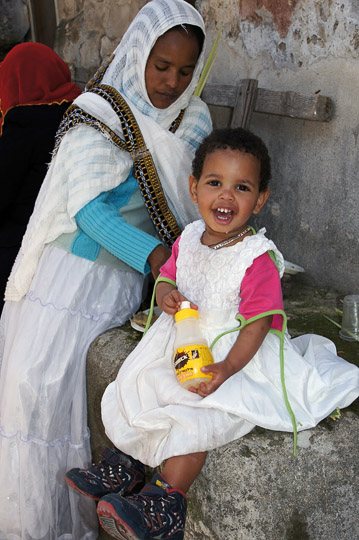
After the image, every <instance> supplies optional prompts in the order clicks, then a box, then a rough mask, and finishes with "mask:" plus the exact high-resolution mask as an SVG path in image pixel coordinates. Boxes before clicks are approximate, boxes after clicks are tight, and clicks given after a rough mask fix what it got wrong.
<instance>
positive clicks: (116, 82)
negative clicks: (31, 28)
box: [5, 0, 211, 301]
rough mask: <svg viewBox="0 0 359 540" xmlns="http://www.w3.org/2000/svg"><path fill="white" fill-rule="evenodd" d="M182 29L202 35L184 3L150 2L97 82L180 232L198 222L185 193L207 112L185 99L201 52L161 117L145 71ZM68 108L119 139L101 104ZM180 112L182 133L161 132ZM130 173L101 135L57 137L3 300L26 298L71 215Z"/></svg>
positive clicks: (88, 96)
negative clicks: (133, 130) (120, 111)
mask: <svg viewBox="0 0 359 540" xmlns="http://www.w3.org/2000/svg"><path fill="white" fill-rule="evenodd" d="M186 24H191V25H194V26H198V27H200V28H201V29H202V31H203V33H204V23H203V20H202V17H201V16H200V14H199V13H198V12H197V11H196V10H195V9H194V8H193V7H192V6H191V5H190V4H188V3H187V2H185V1H184V0H152V1H151V2H149V3H148V4H146V5H145V6H144V7H143V8H142V9H141V11H140V12H139V13H138V15H137V16H136V17H135V19H134V20H133V22H132V23H131V25H130V26H129V28H128V30H127V31H126V33H125V35H124V36H123V38H122V40H121V43H120V44H119V45H118V47H117V48H116V50H115V52H114V55H115V57H114V59H113V60H112V62H111V64H110V66H109V68H108V69H107V71H106V73H105V75H104V77H103V80H102V83H103V84H107V85H110V86H113V87H114V88H115V89H116V90H118V91H119V92H120V93H121V94H122V95H123V97H124V98H125V100H126V101H127V103H128V105H129V106H130V108H131V110H132V112H133V114H134V116H135V118H136V120H137V123H138V125H139V127H140V129H141V132H142V135H143V138H144V140H145V142H146V146H147V148H148V149H149V150H150V152H151V154H152V157H153V160H154V163H155V165H156V169H157V172H158V175H159V178H160V180H161V184H162V187H163V189H164V192H165V195H166V199H167V202H168V206H169V208H170V210H171V211H172V213H173V214H174V215H175V217H176V219H177V221H178V223H179V225H180V227H181V228H183V227H184V226H185V225H186V224H187V223H188V222H190V221H193V220H194V219H197V218H198V213H197V207H196V206H194V205H193V203H192V202H191V201H190V197H189V193H188V175H189V174H190V172H191V161H192V158H193V152H194V150H195V148H196V147H197V146H198V144H199V143H200V142H201V140H202V139H203V137H204V136H206V135H207V134H208V133H209V132H210V130H211V120H210V115H209V112H208V109H207V106H206V105H205V104H204V103H203V102H202V101H201V100H200V99H199V98H197V97H193V96H192V94H193V92H194V89H195V87H196V85H197V83H198V79H199V76H200V73H201V70H202V67H203V51H204V46H203V48H202V52H201V54H200V57H199V59H198V62H197V64H196V68H195V71H194V74H193V77H192V80H191V82H190V84H189V86H188V87H187V88H186V90H185V91H184V92H183V94H182V95H181V96H180V97H179V98H178V99H177V100H176V102H174V103H173V104H172V105H171V106H170V107H168V108H167V109H157V108H156V107H154V106H153V105H152V103H151V101H150V99H149V97H148V94H147V90H146V85H145V67H146V63H147V59H148V56H149V54H150V51H151V49H152V47H153V45H154V44H155V42H156V40H157V39H158V38H159V37H160V36H161V35H162V34H164V33H165V32H167V31H168V30H169V29H170V28H173V27H174V26H177V25H186ZM75 103H76V104H78V105H79V106H80V107H81V108H83V109H84V110H86V111H87V112H89V113H90V114H92V115H93V116H95V117H96V118H98V119H99V120H101V121H102V122H104V123H105V124H106V125H108V127H110V128H111V129H112V130H113V131H115V132H116V133H117V134H118V135H121V134H122V130H121V127H120V122H119V119H118V117H117V115H116V114H115V113H114V111H113V109H112V108H111V106H110V105H109V103H108V102H106V101H105V100H104V99H102V98H101V97H100V96H98V95H96V94H93V93H91V92H85V93H83V94H82V95H80V96H79V97H78V98H77V99H76V100H75ZM184 108H186V112H185V115H184V117H183V120H182V122H181V125H180V127H179V128H178V130H177V131H176V133H175V134H172V133H171V132H169V131H168V128H169V126H170V124H171V123H172V121H173V120H174V119H175V118H176V117H177V116H178V114H179V112H180V110H181V109H184ZM84 156H86V157H84ZM131 168H132V160H131V158H130V156H129V154H128V153H126V152H124V151H122V150H120V149H119V148H118V147H116V146H115V145H114V144H113V143H112V142H111V141H109V140H108V138H107V137H106V134H105V133H100V132H98V131H96V130H95V129H93V128H91V127H87V126H79V127H76V128H74V129H72V130H70V131H69V132H68V133H67V134H66V135H65V136H64V138H63V140H62V142H61V144H60V147H59V150H58V152H57V154H56V156H55V157H54V158H53V159H52V161H51V164H50V168H49V170H48V173H47V175H46V177H45V180H44V182H43V185H42V187H41V190H40V193H39V195H38V198H37V201H36V204H35V209H34V212H33V214H32V216H31V219H30V222H29V225H28V228H27V231H26V233H25V236H24V238H23V242H22V246H21V248H20V251H19V254H18V257H17V259H16V261H15V264H14V267H13V269H12V272H11V275H10V278H9V281H8V285H7V289H6V292H5V300H15V301H16V300H20V299H21V298H22V297H23V296H24V295H25V294H26V293H27V292H28V290H29V287H30V284H31V280H32V278H33V276H34V273H35V272H36V268H37V265H38V261H39V258H40V256H41V253H42V251H43V248H44V246H45V244H47V243H50V242H52V241H53V240H54V239H55V238H57V237H58V236H59V235H61V234H63V233H69V232H73V231H75V230H76V222H75V219H74V216H75V215H76V214H77V212H78V211H79V210H80V209H81V208H82V207H83V206H85V205H86V204H87V203H88V202H90V201H91V200H93V199H94V198H95V197H97V196H98V195H99V194H100V193H102V192H103V191H108V190H110V189H113V188H114V187H116V186H117V185H119V184H120V183H121V182H124V181H125V180H126V178H127V177H128V174H129V172H130V170H131Z"/></svg>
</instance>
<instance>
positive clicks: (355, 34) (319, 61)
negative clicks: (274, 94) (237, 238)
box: [0, 0, 359, 293]
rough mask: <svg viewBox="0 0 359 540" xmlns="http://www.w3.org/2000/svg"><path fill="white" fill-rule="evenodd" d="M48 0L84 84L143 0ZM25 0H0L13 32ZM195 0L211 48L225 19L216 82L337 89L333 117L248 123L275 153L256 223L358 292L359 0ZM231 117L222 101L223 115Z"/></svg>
mask: <svg viewBox="0 0 359 540" xmlns="http://www.w3.org/2000/svg"><path fill="white" fill-rule="evenodd" d="M49 1H50V0H49ZM51 1H54V2H55V6H56V14H57V21H58V28H57V36H56V43H55V50H56V51H57V52H58V53H59V54H60V56H62V57H63V58H64V60H65V61H66V62H67V63H68V64H69V66H70V68H71V70H72V74H73V78H74V80H75V81H76V82H77V83H78V84H80V86H82V87H83V86H84V84H85V83H86V82H87V80H88V79H89V78H90V76H92V74H93V72H94V71H95V70H96V68H97V67H98V65H99V64H100V63H101V61H102V60H103V58H104V57H105V56H106V55H107V54H109V53H110V52H112V50H113V49H114V48H115V47H116V45H117V43H118V42H119V40H120V39H121V37H122V35H123V33H124V31H125V30H126V28H127V27H128V25H129V23H130V21H131V20H132V19H133V17H134V16H135V15H136V13H137V12H138V10H139V9H140V8H141V7H142V6H143V5H144V4H145V3H146V0H51ZM190 3H193V2H192V1H191V2H190ZM25 4H26V1H25V0H14V2H12V3H11V10H10V4H9V3H8V2H6V1H4V0H0V29H1V28H5V24H6V32H7V33H9V31H11V27H13V30H12V32H14V31H16V32H20V34H21V36H20V38H18V37H16V39H17V40H20V39H22V36H23V35H25V33H26V31H27V25H28V21H27V19H26V10H25ZM196 6H197V8H198V9H199V10H200V11H201V13H202V15H203V17H204V19H205V22H206V26H207V29H208V36H209V43H208V48H209V46H210V45H211V43H212V42H213V41H214V38H215V36H216V34H217V31H218V29H219V28H222V36H221V39H220V46H219V50H218V59H217V62H216V64H215V68H214V70H213V72H212V74H211V77H210V80H209V81H210V82H213V83H216V82H217V83H222V84H234V83H236V82H237V81H238V80H239V79H241V78H256V79H258V81H259V86H260V87H264V88H268V89H272V90H295V91H298V92H302V93H308V94H313V93H314V92H321V93H322V94H323V95H326V96H329V97H331V98H332V100H333V102H334V107H335V114H334V118H333V120H332V121H331V122H329V123H315V122H309V121H300V120H293V119H290V118H283V117H282V118H279V117H274V116H269V115H259V114H255V115H254V117H253V120H252V124H251V129H252V130H253V131H255V132H257V133H258V134H260V135H261V136H262V137H263V139H264V140H265V142H266V143H267V144H268V146H269V149H270V153H271V155H272V159H273V182H272V187H271V189H272V195H271V197H270V199H269V201H268V204H267V205H266V207H265V208H264V210H263V211H262V213H261V214H260V215H259V216H258V218H257V219H256V220H255V225H256V226H261V225H264V224H265V226H266V228H267V230H268V234H269V236H270V237H272V238H273V239H274V240H275V241H276V242H277V244H278V246H279V247H280V249H281V250H282V251H283V254H284V256H285V258H286V259H288V260H290V261H292V262H295V263H297V264H299V265H301V266H303V267H304V268H305V270H306V274H305V276H306V277H307V278H308V279H309V280H311V281H312V282H314V283H316V284H317V285H318V286H321V287H327V286H330V287H334V288H336V289H338V290H339V291H340V292H343V293H354V292H356V293H358V292H359V285H358V276H359V235H358V230H359V210H358V208H359V190H358V189H357V174H358V173H357V170H358V154H357V145H358V135H359V110H358V107H357V106H356V95H357V88H358V86H359V84H358V83H359V67H358V56H359V4H358V1H357V0H342V1H339V0H325V1H319V0H196ZM9 13H10V14H11V17H13V18H14V17H16V21H17V22H16V25H15V24H14V23H13V24H12V25H11V20H12V19H9ZM13 20H14V21H15V19H13ZM20 23H21V24H20ZM1 35H2V36H5V33H4V32H2V33H1ZM11 39H13V38H12V37H11ZM225 117H226V116H225V115H223V114H218V111H217V114H216V113H215V115H214V119H215V122H216V124H217V125H221V122H222V123H223V118H225ZM227 118H228V115H227Z"/></svg>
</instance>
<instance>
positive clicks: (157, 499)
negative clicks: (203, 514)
mask: <svg viewBox="0 0 359 540" xmlns="http://www.w3.org/2000/svg"><path fill="white" fill-rule="evenodd" d="M206 454H207V453H206V452H196V453H194V454H187V455H184V456H175V457H172V458H169V459H168V460H167V462H166V465H165V467H164V469H163V473H162V474H159V473H156V474H155V475H154V476H153V478H152V480H151V482H150V483H149V484H146V486H145V487H144V488H143V489H142V490H141V491H140V492H139V493H138V494H136V495H130V496H129V497H122V496H120V495H118V494H115V493H113V494H111V495H106V496H105V497H103V498H102V499H101V500H100V502H99V503H98V506H97V514H98V517H99V520H100V524H101V526H102V527H103V528H104V529H105V531H107V532H108V533H110V534H111V535H112V536H114V537H115V538H119V539H122V540H124V539H128V538H133V539H134V540H135V539H139V538H146V539H147V540H150V539H153V540H155V539H159V538H167V539H168V540H183V537H184V528H185V523H186V510H187V502H186V495H185V493H186V491H188V489H189V488H190V486H191V485H192V483H193V481H194V480H195V479H196V478H197V476H198V474H199V473H200V471H201V469H202V467H203V465H204V462H205V459H206Z"/></svg>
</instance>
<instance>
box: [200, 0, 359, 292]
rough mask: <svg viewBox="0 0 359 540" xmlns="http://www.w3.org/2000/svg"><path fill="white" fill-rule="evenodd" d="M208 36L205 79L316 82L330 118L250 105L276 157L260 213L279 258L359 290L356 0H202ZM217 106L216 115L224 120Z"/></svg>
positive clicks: (304, 85)
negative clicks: (211, 59)
mask: <svg viewBox="0 0 359 540" xmlns="http://www.w3.org/2000/svg"><path fill="white" fill-rule="evenodd" d="M196 5H197V7H198V9H199V10H200V11H201V13H202V15H203V17H204V19H205V22H206V26H207V28H208V33H209V36H210V39H211V41H213V40H214V37H215V36H216V34H217V31H218V29H219V28H221V27H222V35H221V41H220V46H219V51H218V59H217V62H216V65H215V68H214V70H213V73H212V75H211V79H210V82H213V83H221V84H234V83H235V82H237V81H238V80H239V79H241V78H254V79H258V81H259V87H262V88H268V89H271V90H294V91H298V92H302V93H309V94H312V93H314V92H321V93H322V94H323V95H326V96H329V97H331V98H332V99H333V101H334V107H335V115H334V118H333V120H332V121H331V122H330V123H324V124H321V123H314V122H309V121H300V120H293V119H290V118H283V117H282V118H279V117H274V116H269V115H259V114H257V115H256V114H255V115H254V117H253V121H252V124H251V129H252V130H253V131H255V132H256V133H258V134H259V135H261V136H262V137H263V139H264V140H265V142H266V143H267V144H268V147H269V149H270V153H271V156H272V159H273V181H272V186H271V189H272V194H271V197H270V199H269V201H268V203H267V206H266V207H265V208H264V209H263V211H262V213H261V214H260V215H259V216H258V218H257V219H256V224H257V226H259V225H265V226H266V228H267V231H268V233H269V236H270V237H272V238H273V239H274V240H275V241H276V242H277V244H278V246H279V247H280V248H281V250H282V251H283V253H284V256H285V258H287V259H289V260H290V261H293V262H296V263H297V264H300V265H301V266H303V267H304V268H305V269H306V276H307V277H308V278H310V279H311V280H312V281H314V283H317V284H318V285H320V286H333V287H335V288H337V289H338V290H340V291H342V292H344V293H349V292H351V293H354V292H358V291H359V283H358V277H359V238H358V230H359V190H358V188H357V182H358V152H357V149H358V133H359V109H358V107H357V104H356V94H357V88H358V83H359V65H358V55H359V4H358V2H357V0H342V1H336V0H326V1H324V2H322V1H317V0H302V1H298V0H255V1H253V0H242V1H240V0H198V1H197V4H196ZM221 118H222V115H220V116H216V117H215V119H216V120H217V124H218V125H220V124H221Z"/></svg>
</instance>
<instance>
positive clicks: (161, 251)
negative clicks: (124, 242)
mask: <svg viewBox="0 0 359 540" xmlns="http://www.w3.org/2000/svg"><path fill="white" fill-rule="evenodd" d="M170 255H171V250H170V249H169V248H167V247H165V246H163V245H162V244H161V245H159V246H157V247H155V249H154V250H153V251H151V253H150V254H149V256H148V259H147V261H148V264H149V265H150V267H151V272H152V275H153V277H154V279H155V280H156V279H157V278H158V275H159V273H160V268H161V266H163V265H164V264H165V262H166V261H167V259H169V257H170Z"/></svg>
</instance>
